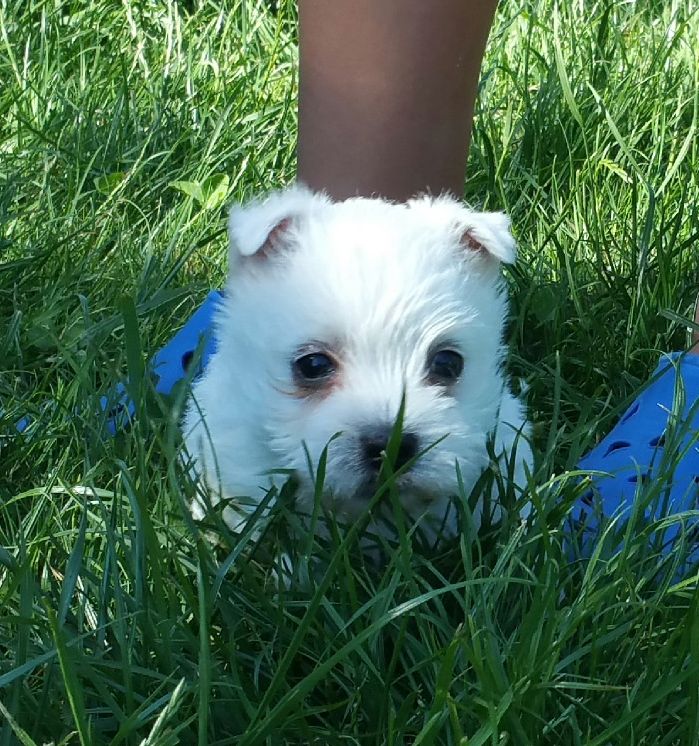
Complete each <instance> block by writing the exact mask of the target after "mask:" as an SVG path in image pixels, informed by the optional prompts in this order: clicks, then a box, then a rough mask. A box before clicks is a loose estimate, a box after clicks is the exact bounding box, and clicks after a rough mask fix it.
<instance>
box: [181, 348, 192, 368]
mask: <svg viewBox="0 0 699 746" xmlns="http://www.w3.org/2000/svg"><path fill="white" fill-rule="evenodd" d="M193 357H194V351H193V350H187V352H185V353H184V355H182V370H183V371H185V372H187V370H188V369H189V366H190V365H191V364H192V358H193Z"/></svg>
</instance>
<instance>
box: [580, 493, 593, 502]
mask: <svg viewBox="0 0 699 746" xmlns="http://www.w3.org/2000/svg"><path fill="white" fill-rule="evenodd" d="M594 497H595V495H594V492H593V491H592V490H585V492H583V493H582V495H580V502H583V503H585V505H592V501H593V499H594Z"/></svg>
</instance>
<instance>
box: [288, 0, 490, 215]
mask: <svg viewBox="0 0 699 746" xmlns="http://www.w3.org/2000/svg"><path fill="white" fill-rule="evenodd" d="M496 5H497V1H496V0H299V37H300V89H299V142H298V176H299V179H300V180H301V181H303V182H305V183H306V184H308V185H309V186H310V187H311V188H313V189H318V190H324V191H326V192H327V193H328V194H329V195H330V196H332V197H334V198H335V199H344V198H346V197H350V196H355V195H361V196H382V197H387V198H390V199H394V200H398V201H402V200H405V199H408V198H409V197H411V196H413V195H415V194H416V193H418V192H424V191H430V192H432V193H437V194H438V193H440V192H443V191H448V192H451V193H452V194H455V195H457V196H461V194H462V192H463V183H464V177H465V172H466V158H467V155H468V146H469V140H470V135H471V124H472V118H473V108H474V101H475V97H476V91H477V86H478V76H479V72H480V66H481V61H482V58H483V52H484V49H485V45H486V41H487V39H488V32H489V30H490V26H491V23H492V20H493V15H494V13H495V7H496Z"/></svg>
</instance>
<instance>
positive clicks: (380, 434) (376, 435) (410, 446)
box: [359, 428, 418, 472]
mask: <svg viewBox="0 0 699 746" xmlns="http://www.w3.org/2000/svg"><path fill="white" fill-rule="evenodd" d="M390 437H391V429H390V428H386V429H382V430H375V431H373V432H371V433H367V434H366V435H363V436H361V437H360V439H359V441H360V443H361V446H362V455H363V456H364V462H365V463H366V465H367V466H368V467H369V469H371V470H372V471H376V472H378V471H379V469H380V468H381V461H382V459H383V453H384V452H385V450H386V447H387V446H388V440H389V438H390ZM417 451H418V440H417V435H415V433H403V437H402V438H401V441H400V445H399V446H398V453H397V454H396V462H395V464H394V465H393V468H394V469H400V468H401V467H402V466H405V464H406V463H407V462H408V461H410V459H412V458H414V457H415V456H416V455H417Z"/></svg>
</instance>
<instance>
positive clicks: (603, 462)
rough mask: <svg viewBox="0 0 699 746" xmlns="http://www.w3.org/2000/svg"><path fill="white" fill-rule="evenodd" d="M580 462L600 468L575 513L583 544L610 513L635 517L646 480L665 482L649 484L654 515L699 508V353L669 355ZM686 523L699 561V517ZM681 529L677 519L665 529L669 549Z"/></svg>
mask: <svg viewBox="0 0 699 746" xmlns="http://www.w3.org/2000/svg"><path fill="white" fill-rule="evenodd" d="M678 454H680V458H679V459H678V458H677V456H678ZM579 467H580V469H582V470H584V471H590V472H593V473H592V474H591V480H592V484H591V487H590V489H589V490H588V491H587V492H586V493H584V494H583V496H582V497H581V498H580V500H579V502H578V504H577V505H576V506H575V507H574V509H573V512H572V514H571V518H572V520H573V523H574V525H575V526H576V528H577V529H578V530H579V531H580V530H582V533H583V543H584V541H585V538H586V537H587V538H592V537H593V536H594V535H595V534H597V533H598V531H599V528H600V525H601V524H602V522H603V521H604V520H605V519H608V518H611V517H616V516H620V517H621V518H622V520H623V516H624V515H627V516H628V515H629V512H630V510H631V508H632V506H633V504H634V502H635V500H636V498H637V496H638V489H639V486H640V485H639V483H642V484H648V483H652V482H653V480H654V479H658V480H659V482H658V484H659V489H658V493H657V494H653V491H652V490H648V493H649V494H651V495H652V497H651V498H650V499H649V500H648V504H647V505H645V506H644V517H645V519H646V520H648V521H653V520H659V519H661V518H662V517H664V516H668V515H676V514H679V513H684V512H686V511H696V510H699V355H687V354H686V353H672V354H670V355H663V356H662V357H661V359H660V362H659V363H658V366H657V368H656V369H655V372H654V373H653V376H652V378H651V383H650V384H649V385H648V387H647V388H645V389H644V391H643V392H642V393H641V394H640V395H639V396H638V398H637V399H636V400H635V401H634V402H633V404H632V405H631V406H630V407H629V408H628V409H627V410H626V412H624V414H623V415H622V417H621V419H620V420H619V422H618V423H617V424H616V426H615V427H614V429H613V430H612V431H611V432H610V433H609V434H608V435H607V436H606V437H605V438H604V439H603V440H602V441H601V442H600V443H599V444H598V445H597V447H596V448H595V449H594V450H593V451H591V452H590V453H589V454H587V455H586V456H585V457H583V459H582V460H581V461H580V464H579ZM686 529H689V530H690V533H689V534H686V536H688V540H689V541H691V542H693V544H694V548H693V550H691V551H690V556H689V562H690V564H694V563H696V562H698V561H699V531H698V529H699V515H696V516H691V515H690V516H688V518H687V521H686V522H685V530H686ZM680 530H681V529H680V526H679V525H678V524H677V523H674V524H673V525H669V526H668V527H667V528H666V529H665V530H664V533H663V536H662V551H663V553H664V554H667V553H668V552H669V551H670V550H671V549H672V547H673V545H674V543H675V541H676V539H677V537H678V535H679V533H680Z"/></svg>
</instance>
